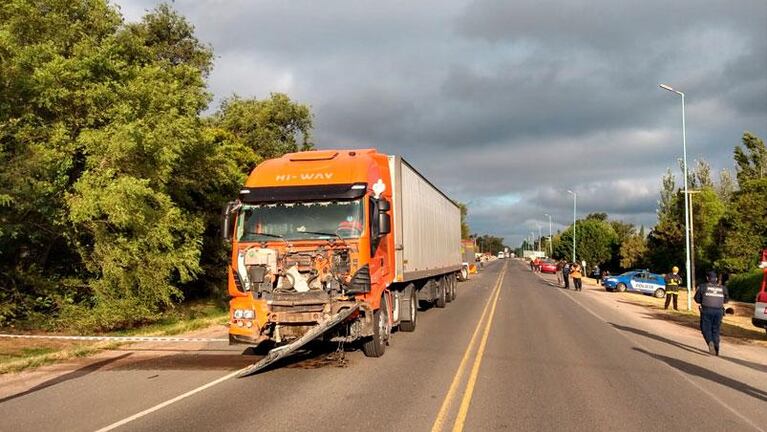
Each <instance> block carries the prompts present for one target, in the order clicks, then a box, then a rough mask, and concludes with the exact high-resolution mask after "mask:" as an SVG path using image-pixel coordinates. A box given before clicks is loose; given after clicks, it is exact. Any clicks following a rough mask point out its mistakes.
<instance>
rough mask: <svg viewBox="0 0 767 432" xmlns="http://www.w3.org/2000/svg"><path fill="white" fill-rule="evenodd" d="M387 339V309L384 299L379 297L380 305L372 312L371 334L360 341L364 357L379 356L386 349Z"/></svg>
mask: <svg viewBox="0 0 767 432" xmlns="http://www.w3.org/2000/svg"><path fill="white" fill-rule="evenodd" d="M388 339H389V310H388V309H387V307H386V299H384V298H383V297H381V307H379V308H378V310H377V311H375V312H373V336H371V337H369V338H367V339H366V340H365V341H364V342H363V343H362V352H363V353H364V354H365V357H381V356H382V355H384V352H385V351H386V341H387V340H388Z"/></svg>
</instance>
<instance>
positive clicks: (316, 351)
mask: <svg viewBox="0 0 767 432" xmlns="http://www.w3.org/2000/svg"><path fill="white" fill-rule="evenodd" d="M270 348H272V347H270V346H263V347H258V348H252V347H248V348H246V349H245V350H244V351H242V353H240V352H238V351H231V350H228V351H225V350H221V351H224V352H221V353H219V352H216V351H212V352H211V351H199V352H195V351H183V352H178V351H177V352H176V354H171V355H162V356H159V357H143V358H141V357H137V358H133V359H131V360H130V361H128V362H121V363H120V364H117V365H114V366H112V367H110V370H114V371H125V370H172V371H173V370H175V371H179V370H190V371H193V370H197V371H200V370H225V371H231V370H237V369H242V368H244V367H246V366H249V365H251V364H253V363H256V362H258V361H259V360H261V359H262V358H263V357H264V356H265V355H266V354H267V352H268V351H269V349H270ZM355 349H356V347H355V346H353V345H347V346H346V347H344V348H343V351H341V352H339V351H338V345H337V344H330V343H324V342H322V341H315V342H310V343H309V344H308V345H307V346H306V347H305V348H304V349H302V350H299V351H298V352H296V353H295V354H293V355H291V356H288V357H286V358H285V359H283V360H281V361H278V362H276V363H275V364H273V365H271V366H270V367H267V368H266V369H264V372H266V371H269V370H273V369H281V368H285V369H318V368H322V367H329V366H334V365H339V364H340V363H344V364H345V360H344V359H343V357H344V356H343V353H345V352H348V351H353V350H355ZM150 352H151V351H150Z"/></svg>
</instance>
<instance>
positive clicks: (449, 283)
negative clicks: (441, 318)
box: [442, 275, 455, 303]
mask: <svg viewBox="0 0 767 432" xmlns="http://www.w3.org/2000/svg"><path fill="white" fill-rule="evenodd" d="M453 279H455V278H454V277H453V275H447V276H445V277H443V278H442V283H443V284H445V301H446V302H448V303H450V302H452V301H453Z"/></svg>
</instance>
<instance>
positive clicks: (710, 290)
mask: <svg viewBox="0 0 767 432" xmlns="http://www.w3.org/2000/svg"><path fill="white" fill-rule="evenodd" d="M728 300H729V295H728V293H727V287H726V286H724V285H719V283H717V275H716V272H715V271H710V272H708V282H706V283H704V284H701V285H699V286H698V289H697V290H695V303H698V304H699V305H700V332H701V333H703V339H704V340H705V341H706V345H708V352H709V353H710V354H711V355H717V356H718V355H719V331H720V330H721V328H722V317H723V316H724V304H725V303H727V301H728Z"/></svg>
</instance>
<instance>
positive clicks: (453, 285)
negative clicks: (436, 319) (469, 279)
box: [449, 276, 458, 301]
mask: <svg viewBox="0 0 767 432" xmlns="http://www.w3.org/2000/svg"><path fill="white" fill-rule="evenodd" d="M449 278H450V301H454V300H455V297H456V295H455V290H456V286H457V285H458V281H457V280H456V279H455V278H454V277H452V276H449Z"/></svg>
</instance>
